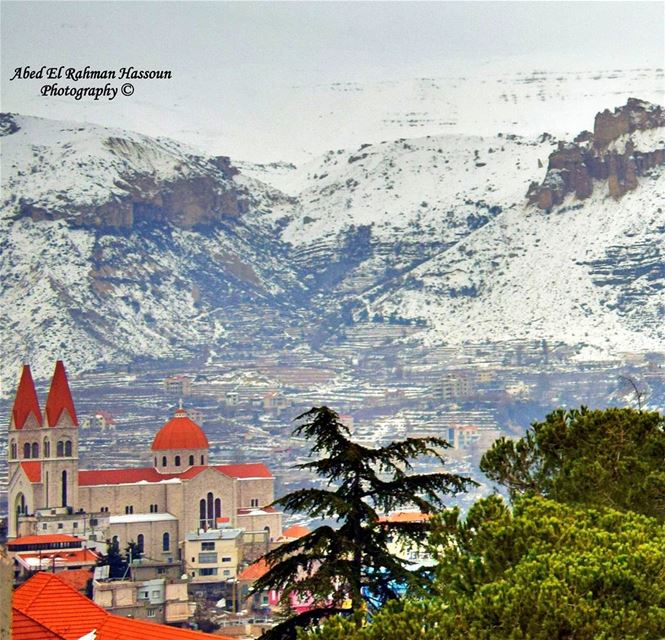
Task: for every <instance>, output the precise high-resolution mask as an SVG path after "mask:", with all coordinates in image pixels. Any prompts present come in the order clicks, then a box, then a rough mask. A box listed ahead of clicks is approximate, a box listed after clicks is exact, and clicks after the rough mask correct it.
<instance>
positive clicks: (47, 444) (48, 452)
mask: <svg viewBox="0 0 665 640" xmlns="http://www.w3.org/2000/svg"><path fill="white" fill-rule="evenodd" d="M44 457H45V458H50V457H51V443H50V441H49V439H48V438H44Z"/></svg>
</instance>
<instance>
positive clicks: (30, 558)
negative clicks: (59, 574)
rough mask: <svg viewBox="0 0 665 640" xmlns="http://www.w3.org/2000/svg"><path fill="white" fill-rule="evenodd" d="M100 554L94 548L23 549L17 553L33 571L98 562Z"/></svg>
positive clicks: (17, 557) (21, 560) (23, 563)
mask: <svg viewBox="0 0 665 640" xmlns="http://www.w3.org/2000/svg"><path fill="white" fill-rule="evenodd" d="M99 558H100V555H99V554H97V553H95V552H94V551H92V549H50V550H43V551H22V552H19V553H17V554H16V560H18V562H19V563H20V564H21V565H22V566H24V567H25V568H26V569H30V570H31V571H34V570H39V569H41V570H42V571H48V570H52V569H54V568H56V567H57V568H64V569H66V568H67V566H72V567H82V566H86V565H87V566H91V567H92V566H94V565H95V564H97V560H99Z"/></svg>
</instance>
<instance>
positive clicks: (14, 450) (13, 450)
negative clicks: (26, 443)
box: [10, 440, 18, 460]
mask: <svg viewBox="0 0 665 640" xmlns="http://www.w3.org/2000/svg"><path fill="white" fill-rule="evenodd" d="M10 455H11V457H12V460H16V458H17V457H18V447H17V446H16V441H14V440H12V446H11V454H10Z"/></svg>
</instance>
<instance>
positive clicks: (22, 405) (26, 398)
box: [12, 364, 43, 429]
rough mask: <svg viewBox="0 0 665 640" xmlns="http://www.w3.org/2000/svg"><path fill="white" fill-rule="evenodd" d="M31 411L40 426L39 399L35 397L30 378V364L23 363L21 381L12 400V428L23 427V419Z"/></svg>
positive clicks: (35, 392)
mask: <svg viewBox="0 0 665 640" xmlns="http://www.w3.org/2000/svg"><path fill="white" fill-rule="evenodd" d="M31 413H32V414H34V416H35V418H37V423H38V424H39V426H40V427H41V426H42V422H43V421H42V412H41V411H40V410H39V400H38V399H37V391H36V389H35V382H34V380H33V379H32V373H31V372H30V365H29V364H25V365H23V371H22V373H21V381H20V382H19V383H18V389H17V390H16V399H15V400H14V408H13V410H12V416H13V418H14V428H16V429H23V427H24V426H25V421H26V420H27V419H28V416H29V415H30V414H31Z"/></svg>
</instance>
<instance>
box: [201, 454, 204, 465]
mask: <svg viewBox="0 0 665 640" xmlns="http://www.w3.org/2000/svg"><path fill="white" fill-rule="evenodd" d="M204 464H205V456H201V466H203V465H204Z"/></svg>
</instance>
